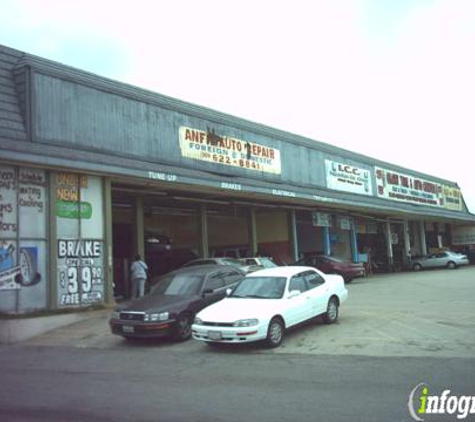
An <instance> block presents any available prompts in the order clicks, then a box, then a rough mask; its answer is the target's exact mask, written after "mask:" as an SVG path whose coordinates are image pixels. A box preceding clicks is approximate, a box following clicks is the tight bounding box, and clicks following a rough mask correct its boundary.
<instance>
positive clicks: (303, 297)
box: [285, 273, 311, 326]
mask: <svg viewBox="0 0 475 422" xmlns="http://www.w3.org/2000/svg"><path fill="white" fill-rule="evenodd" d="M295 291H299V292H300V294H299V295H297V296H293V297H292V295H293V294H294V293H292V292H295ZM291 293H292V295H290V294H291ZM289 295H290V297H289ZM286 297H287V299H286V300H287V303H286V307H285V308H286V310H285V313H286V325H287V326H291V325H295V324H298V323H299V322H302V321H305V320H307V319H309V318H310V315H311V303H310V300H309V299H310V298H309V295H308V285H307V282H306V281H305V279H304V277H303V273H299V274H296V275H294V276H293V277H292V278H291V279H290V280H289V284H288V288H287V293H286Z"/></svg>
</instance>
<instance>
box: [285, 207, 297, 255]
mask: <svg viewBox="0 0 475 422" xmlns="http://www.w3.org/2000/svg"><path fill="white" fill-rule="evenodd" d="M287 221H288V223H287V224H288V226H289V241H290V245H291V247H292V254H293V257H294V261H298V259H299V244H298V241H297V218H296V216H295V210H290V211H289V213H288V219H287Z"/></svg>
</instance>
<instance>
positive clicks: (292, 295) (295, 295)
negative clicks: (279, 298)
mask: <svg viewBox="0 0 475 422" xmlns="http://www.w3.org/2000/svg"><path fill="white" fill-rule="evenodd" d="M300 294H301V291H300V290H292V291H291V292H290V293H289V296H288V297H289V299H293V298H294V297H297V296H300Z"/></svg>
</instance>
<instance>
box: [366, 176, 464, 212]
mask: <svg viewBox="0 0 475 422" xmlns="http://www.w3.org/2000/svg"><path fill="white" fill-rule="evenodd" d="M375 173H376V185H377V195H378V196H379V197H382V198H386V199H391V200H393V201H401V202H409V203H416V204H421V205H429V206H433V207H440V208H446V209H449V210H452V211H462V209H463V206H462V194H461V192H460V189H459V188H456V187H452V186H446V185H442V184H439V183H435V182H430V181H428V180H424V179H420V178H418V177H414V176H409V175H406V174H402V173H397V172H394V171H391V170H386V169H382V168H379V167H375Z"/></svg>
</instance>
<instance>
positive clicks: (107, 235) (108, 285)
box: [103, 177, 115, 305]
mask: <svg viewBox="0 0 475 422" xmlns="http://www.w3.org/2000/svg"><path fill="white" fill-rule="evenodd" d="M103 186H104V193H103V195H104V196H103V198H104V269H105V275H104V295H105V297H104V301H105V303H106V304H107V305H113V304H114V303H115V301H114V271H113V265H112V260H113V255H112V188H111V180H110V179H109V178H108V177H105V178H104V184H103Z"/></svg>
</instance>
